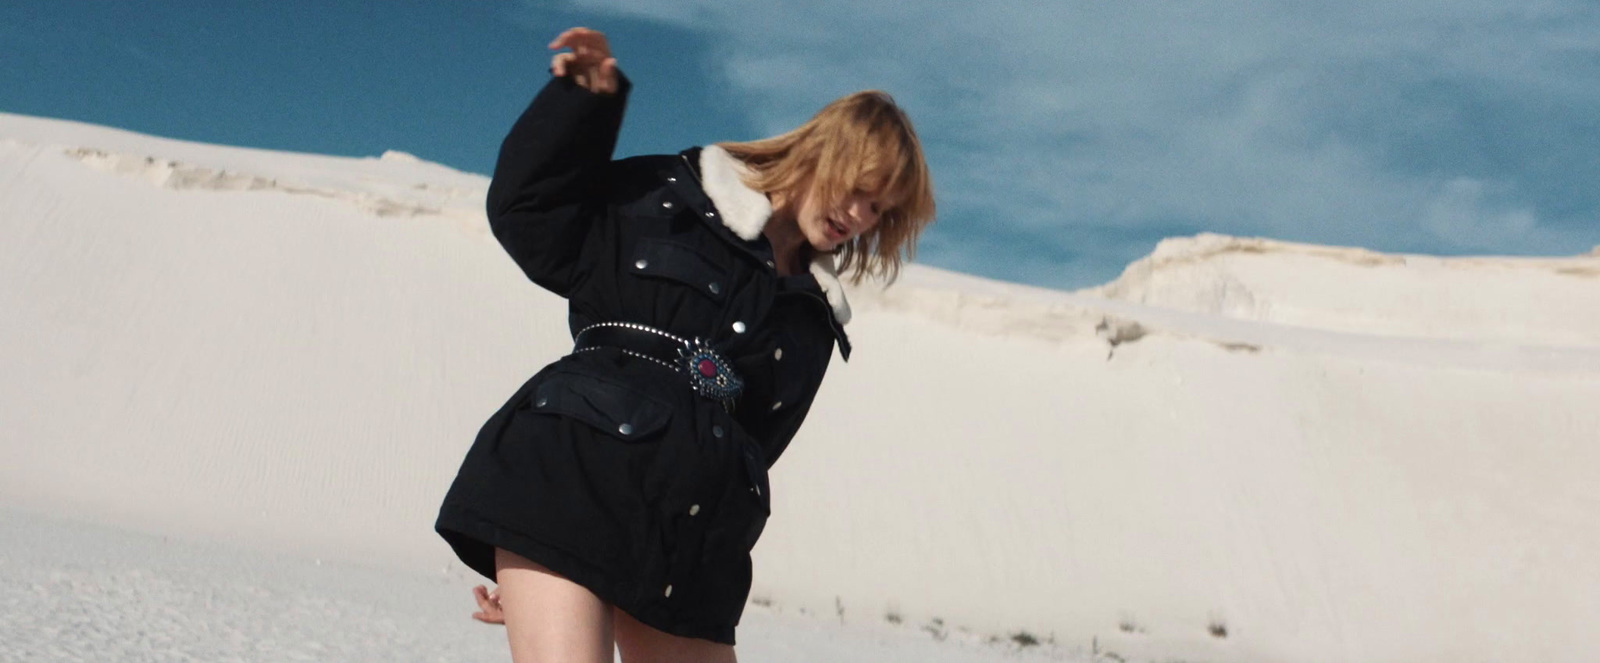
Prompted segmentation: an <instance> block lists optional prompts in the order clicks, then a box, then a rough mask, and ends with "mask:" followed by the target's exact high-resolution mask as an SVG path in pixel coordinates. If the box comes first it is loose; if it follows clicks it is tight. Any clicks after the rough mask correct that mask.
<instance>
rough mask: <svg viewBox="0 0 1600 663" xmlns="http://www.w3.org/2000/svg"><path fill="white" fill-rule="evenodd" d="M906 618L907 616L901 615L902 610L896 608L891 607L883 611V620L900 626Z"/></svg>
mask: <svg viewBox="0 0 1600 663" xmlns="http://www.w3.org/2000/svg"><path fill="white" fill-rule="evenodd" d="M905 620H906V618H905V616H904V615H901V614H900V611H899V610H895V609H894V608H889V609H888V611H886V612H884V613H883V621H886V622H889V623H890V624H894V625H895V626H899V625H900V624H901V623H902V622H904V621H905Z"/></svg>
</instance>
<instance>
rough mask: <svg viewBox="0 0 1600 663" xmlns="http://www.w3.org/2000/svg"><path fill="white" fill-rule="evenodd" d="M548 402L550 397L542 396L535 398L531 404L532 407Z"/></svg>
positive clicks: (541, 405) (542, 405)
mask: <svg viewBox="0 0 1600 663" xmlns="http://www.w3.org/2000/svg"><path fill="white" fill-rule="evenodd" d="M549 403H550V399H548V398H544V397H540V398H539V400H537V401H535V402H534V403H533V406H534V407H544V406H545V405H547V404H549Z"/></svg>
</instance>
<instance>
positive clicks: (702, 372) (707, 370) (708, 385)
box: [678, 338, 744, 412]
mask: <svg viewBox="0 0 1600 663" xmlns="http://www.w3.org/2000/svg"><path fill="white" fill-rule="evenodd" d="M678 356H679V360H680V361H682V362H683V367H684V372H685V373H687V374H688V375H689V384H690V385H692V386H693V387H694V391H695V393H697V394H699V395H701V396H704V397H706V398H709V399H711V400H713V401H716V402H718V403H721V404H722V407H723V409H725V410H727V411H728V412H733V405H734V403H735V402H736V401H738V399H739V393H740V392H742V391H744V380H742V379H740V378H739V374H738V373H735V372H733V365H732V364H731V363H729V362H728V358H727V357H724V356H722V353H720V352H717V351H716V349H714V348H712V347H711V346H710V345H709V344H707V343H706V342H705V340H704V339H698V338H697V339H694V340H693V341H690V342H689V344H688V346H687V347H685V348H684V349H683V350H681V351H680V352H679V354H678Z"/></svg>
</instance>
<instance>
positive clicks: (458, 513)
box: [434, 503, 734, 646]
mask: <svg viewBox="0 0 1600 663" xmlns="http://www.w3.org/2000/svg"><path fill="white" fill-rule="evenodd" d="M434 531H436V532H438V533H439V536H441V537H444V540H445V542H447V543H449V544H450V548H451V549H452V550H454V551H455V553H456V557H457V558H459V559H460V560H461V562H462V563H463V564H466V565H467V566H468V567H470V568H471V569H472V570H474V571H477V572H478V573H479V574H480V575H482V576H483V577H485V578H488V579H490V580H496V578H495V565H494V549H495V548H502V549H505V550H507V551H509V552H512V553H515V554H517V555H521V556H522V557H526V558H527V559H529V560H530V561H532V562H534V563H536V564H539V565H540V566H543V567H545V568H547V569H549V570H551V571H552V572H554V573H555V574H556V575H559V576H561V577H563V578H566V579H567V580H570V581H572V582H575V583H577V584H578V585H580V586H582V587H583V588H584V589H587V590H589V591H591V592H594V595H595V596H598V597H600V600H602V601H604V602H606V603H608V604H610V605H613V606H616V607H617V608H618V609H621V610H622V611H623V612H626V613H628V615H629V616H631V617H633V618H634V619H637V620H639V622H640V623H642V624H644V625H646V626H649V627H650V628H653V629H656V630H658V631H661V632H663V633H669V634H672V635H677V636H682V637H686V638H695V639H699V640H710V641H712V642H716V643H719V644H725V645H730V646H731V645H733V644H734V635H733V631H734V629H733V627H732V626H729V627H726V628H711V629H707V628H696V627H695V626H694V625H692V624H682V623H677V624H674V623H667V622H663V621H662V620H661V619H660V617H661V610H659V609H655V610H651V609H648V607H649V606H646V605H643V604H642V602H640V601H637V600H628V599H631V598H632V596H631V595H630V593H629V592H627V591H626V590H625V588H624V587H623V586H621V585H620V584H619V583H617V582H615V581H614V580H612V579H611V574H608V573H606V572H605V571H603V570H602V569H600V568H598V567H596V566H595V565H594V564H591V563H589V562H587V561H585V560H584V559H583V558H582V556H580V555H576V554H573V553H570V552H567V551H565V550H563V549H562V548H561V547H559V546H555V545H551V544H549V543H547V542H545V541H542V540H540V539H538V538H535V537H532V536H529V535H526V534H522V533H520V532H515V531H512V530H509V529H506V528H504V527H501V526H500V525H498V524H495V523H493V522H490V521H489V520H487V519H485V518H483V517H482V516H480V515H478V514H477V513H475V512H473V511H472V510H471V509H469V508H466V507H464V506H461V505H456V504H448V503H447V504H445V505H444V507H443V508H441V509H440V510H439V520H438V521H437V522H436V523H435V524H434Z"/></svg>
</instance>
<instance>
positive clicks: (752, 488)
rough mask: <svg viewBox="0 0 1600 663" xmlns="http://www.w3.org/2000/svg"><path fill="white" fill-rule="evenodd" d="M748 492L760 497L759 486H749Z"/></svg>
mask: <svg viewBox="0 0 1600 663" xmlns="http://www.w3.org/2000/svg"><path fill="white" fill-rule="evenodd" d="M750 492H752V493H755V494H756V496H757V497H760V496H761V486H751V487H750Z"/></svg>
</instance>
